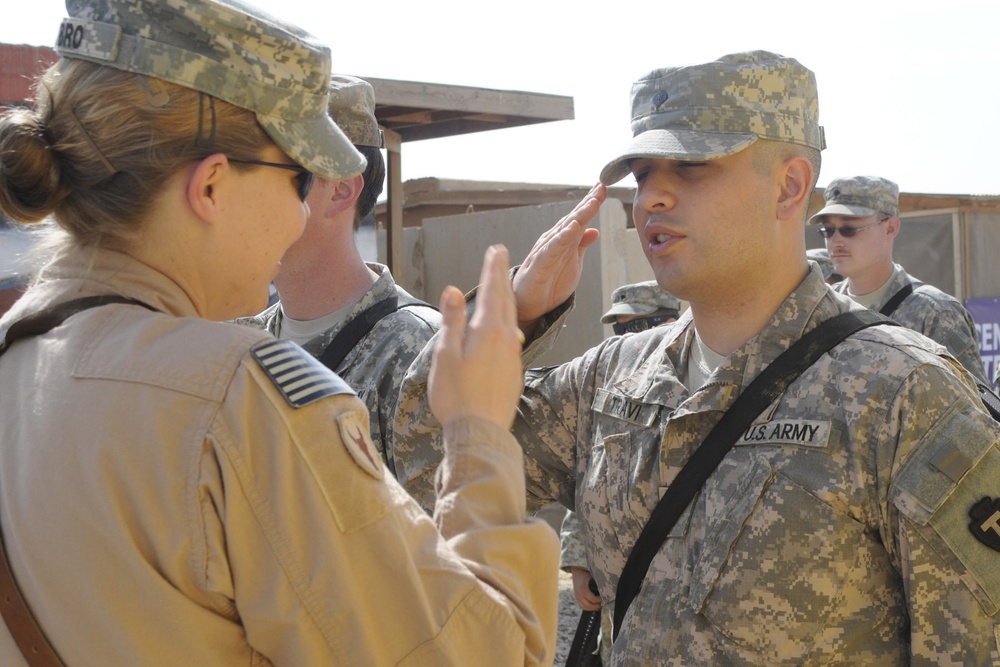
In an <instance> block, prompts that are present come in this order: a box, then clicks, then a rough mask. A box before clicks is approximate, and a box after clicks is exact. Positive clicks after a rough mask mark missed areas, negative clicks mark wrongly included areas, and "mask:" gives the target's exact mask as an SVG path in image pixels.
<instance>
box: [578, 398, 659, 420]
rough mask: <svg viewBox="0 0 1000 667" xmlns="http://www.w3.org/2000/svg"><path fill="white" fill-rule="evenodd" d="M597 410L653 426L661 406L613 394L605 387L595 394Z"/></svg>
mask: <svg viewBox="0 0 1000 667" xmlns="http://www.w3.org/2000/svg"><path fill="white" fill-rule="evenodd" d="M592 407H593V409H594V410H595V411H596V412H600V413H601V414H604V415H610V416H612V417H616V418H618V419H621V420H622V421H627V422H631V423H632V424H638V425H639V426H652V425H653V424H654V423H655V421H656V416H657V415H658V414H659V412H660V406H659V405H655V404H652V403H643V402H641V401H637V400H635V399H634V398H629V397H628V396H623V395H621V394H613V393H611V392H610V391H606V390H604V389H598V390H597V395H596V396H594V403H593V405H592Z"/></svg>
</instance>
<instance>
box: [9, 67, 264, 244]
mask: <svg viewBox="0 0 1000 667" xmlns="http://www.w3.org/2000/svg"><path fill="white" fill-rule="evenodd" d="M35 105H36V106H35V109H33V110H32V109H15V110H13V111H10V112H9V113H7V114H6V115H5V116H3V117H2V118H0V210H2V211H3V212H4V213H5V214H6V215H8V216H9V217H11V218H13V219H14V220H16V221H19V222H23V223H34V222H38V221H40V220H42V219H44V218H46V217H47V216H49V215H54V217H55V219H56V222H58V223H59V225H60V226H61V227H62V228H63V229H65V230H66V231H67V232H69V234H70V235H71V237H72V238H73V239H74V240H75V241H76V242H77V243H80V244H82V245H95V244H104V243H109V242H110V243H115V244H121V243H124V244H127V243H128V241H129V240H130V238H132V237H133V236H134V234H135V233H136V232H137V231H138V228H139V226H140V225H141V223H142V221H143V220H144V219H145V217H146V214H147V213H148V211H149V208H150V207H151V206H152V205H153V204H154V202H155V199H156V196H157V195H158V194H159V192H160V191H161V189H162V188H163V186H164V184H165V183H166V181H167V180H168V179H169V178H171V177H172V176H173V174H175V173H176V172H177V170H178V169H180V168H181V166H182V165H183V164H184V163H185V162H189V161H192V160H198V159H200V158H203V157H205V156H207V155H209V154H211V153H216V152H218V153H226V154H227V155H231V156H232V157H235V158H242V159H251V158H254V157H256V156H257V155H258V154H259V153H260V151H261V150H262V149H263V148H265V147H266V146H268V145H269V144H271V143H272V142H271V139H270V138H269V137H268V136H267V134H266V133H265V132H264V130H263V128H261V126H260V125H259V124H258V123H257V119H256V118H255V117H254V114H253V112H251V111H248V110H246V109H242V108H240V107H237V106H234V105H232V104H229V103H226V102H223V101H221V100H217V99H211V98H208V96H203V95H202V94H201V93H199V92H198V91H196V90H193V89H190V88H185V87H182V86H178V85H175V84H171V83H167V82H164V81H160V80H158V79H152V78H147V77H144V76H142V75H140V74H133V73H130V72H124V71H120V70H117V69H114V68H110V67H104V66H101V65H96V64H94V63H90V62H87V61H83V60H79V59H67V58H63V59H61V60H59V61H58V62H57V63H56V64H55V65H53V66H52V67H50V68H49V69H48V70H47V71H46V72H45V73H44V74H42V76H41V77H39V79H38V81H37V82H36V84H35ZM199 108H200V110H199ZM199 137H206V138H207V139H210V143H209V142H208V141H198V140H197V139H198V138H199Z"/></svg>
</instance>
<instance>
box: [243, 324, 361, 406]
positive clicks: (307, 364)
mask: <svg viewBox="0 0 1000 667" xmlns="http://www.w3.org/2000/svg"><path fill="white" fill-rule="evenodd" d="M250 353H251V354H252V355H253V357H254V359H256V360H257V362H258V363H259V364H260V365H261V367H262V368H263V369H264V372H265V373H267V376H268V377H269V378H271V380H272V381H273V382H274V385H275V386H276V387H277V388H278V391H280V392H281V395H282V396H284V397H285V400H286V401H288V404H289V405H291V406H292V407H294V408H301V407H303V406H306V405H309V404H310V403H315V402H316V401H318V400H319V399H321V398H326V397H327V396H335V395H337V394H354V390H353V389H351V388H350V387H348V386H347V383H345V382H344V381H343V380H341V379H340V377H338V376H337V374H336V373H334V372H333V371H331V370H330V369H328V368H327V367H326V366H324V365H323V364H321V363H320V362H319V361H317V360H316V359H315V358H314V357H313V356H312V355H310V354H309V353H308V352H306V351H305V350H303V349H302V348H301V347H299V346H298V345H296V344H295V343H293V342H291V341H288V340H272V341H268V342H266V343H261V344H260V345H257V346H256V347H254V348H253V349H252V350H250Z"/></svg>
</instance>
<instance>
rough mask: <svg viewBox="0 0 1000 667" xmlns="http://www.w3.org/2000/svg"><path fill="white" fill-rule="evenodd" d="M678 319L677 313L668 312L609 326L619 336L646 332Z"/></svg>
mask: <svg viewBox="0 0 1000 667" xmlns="http://www.w3.org/2000/svg"><path fill="white" fill-rule="evenodd" d="M677 317H678V313H676V312H670V313H663V314H662V315H651V316H649V317H638V318H636V319H634V320H629V321H628V322H615V323H614V324H612V325H611V328H612V329H613V330H614V332H615V335H616V336H621V335H623V334H627V333H639V332H640V331H646V330H648V329H652V328H653V327H658V326H660V325H661V324H664V323H666V322H673V321H674V320H676V319H677Z"/></svg>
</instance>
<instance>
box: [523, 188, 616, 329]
mask: <svg viewBox="0 0 1000 667" xmlns="http://www.w3.org/2000/svg"><path fill="white" fill-rule="evenodd" d="M607 196H608V191H607V188H605V187H604V186H603V185H601V184H600V183H598V184H597V185H595V186H594V187H593V188H591V189H590V192H588V193H587V196H585V197H584V198H583V199H582V200H581V201H580V203H579V204H577V205H576V207H575V208H574V209H573V210H572V211H570V213H569V214H568V215H566V216H565V217H563V218H562V219H561V220H559V222H557V223H556V224H555V225H553V226H552V227H551V228H550V229H548V230H547V231H546V232H545V233H544V234H542V235H541V236H540V237H538V240H537V241H535V245H534V246H532V248H531V251H530V252H529V253H528V256H527V257H526V258H525V260H524V262H523V263H522V264H521V268H520V269H518V272H517V275H515V276H514V295H515V296H516V298H517V323H518V325H519V326H520V327H521V331H523V332H524V334H525V336H529V337H530V336H531V334H532V332H533V331H534V328H535V324H536V322H537V321H538V318H540V317H541V316H542V315H544V314H545V313H547V312H549V311H551V310H553V309H554V308H556V307H557V306H559V304H561V303H563V302H564V301H566V299H568V298H569V297H570V295H571V294H573V292H574V290H576V286H577V285H578V284H579V282H580V274H581V273H582V272H583V256H584V254H585V253H586V251H587V248H589V247H590V246H592V245H593V244H594V243H596V242H597V238H598V236H600V232H599V231H597V230H596V229H592V228H589V227H588V225H589V224H590V222H591V220H593V218H594V216H595V215H597V211H598V210H599V209H600V208H601V203H603V202H604V200H605V199H606V198H607Z"/></svg>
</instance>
